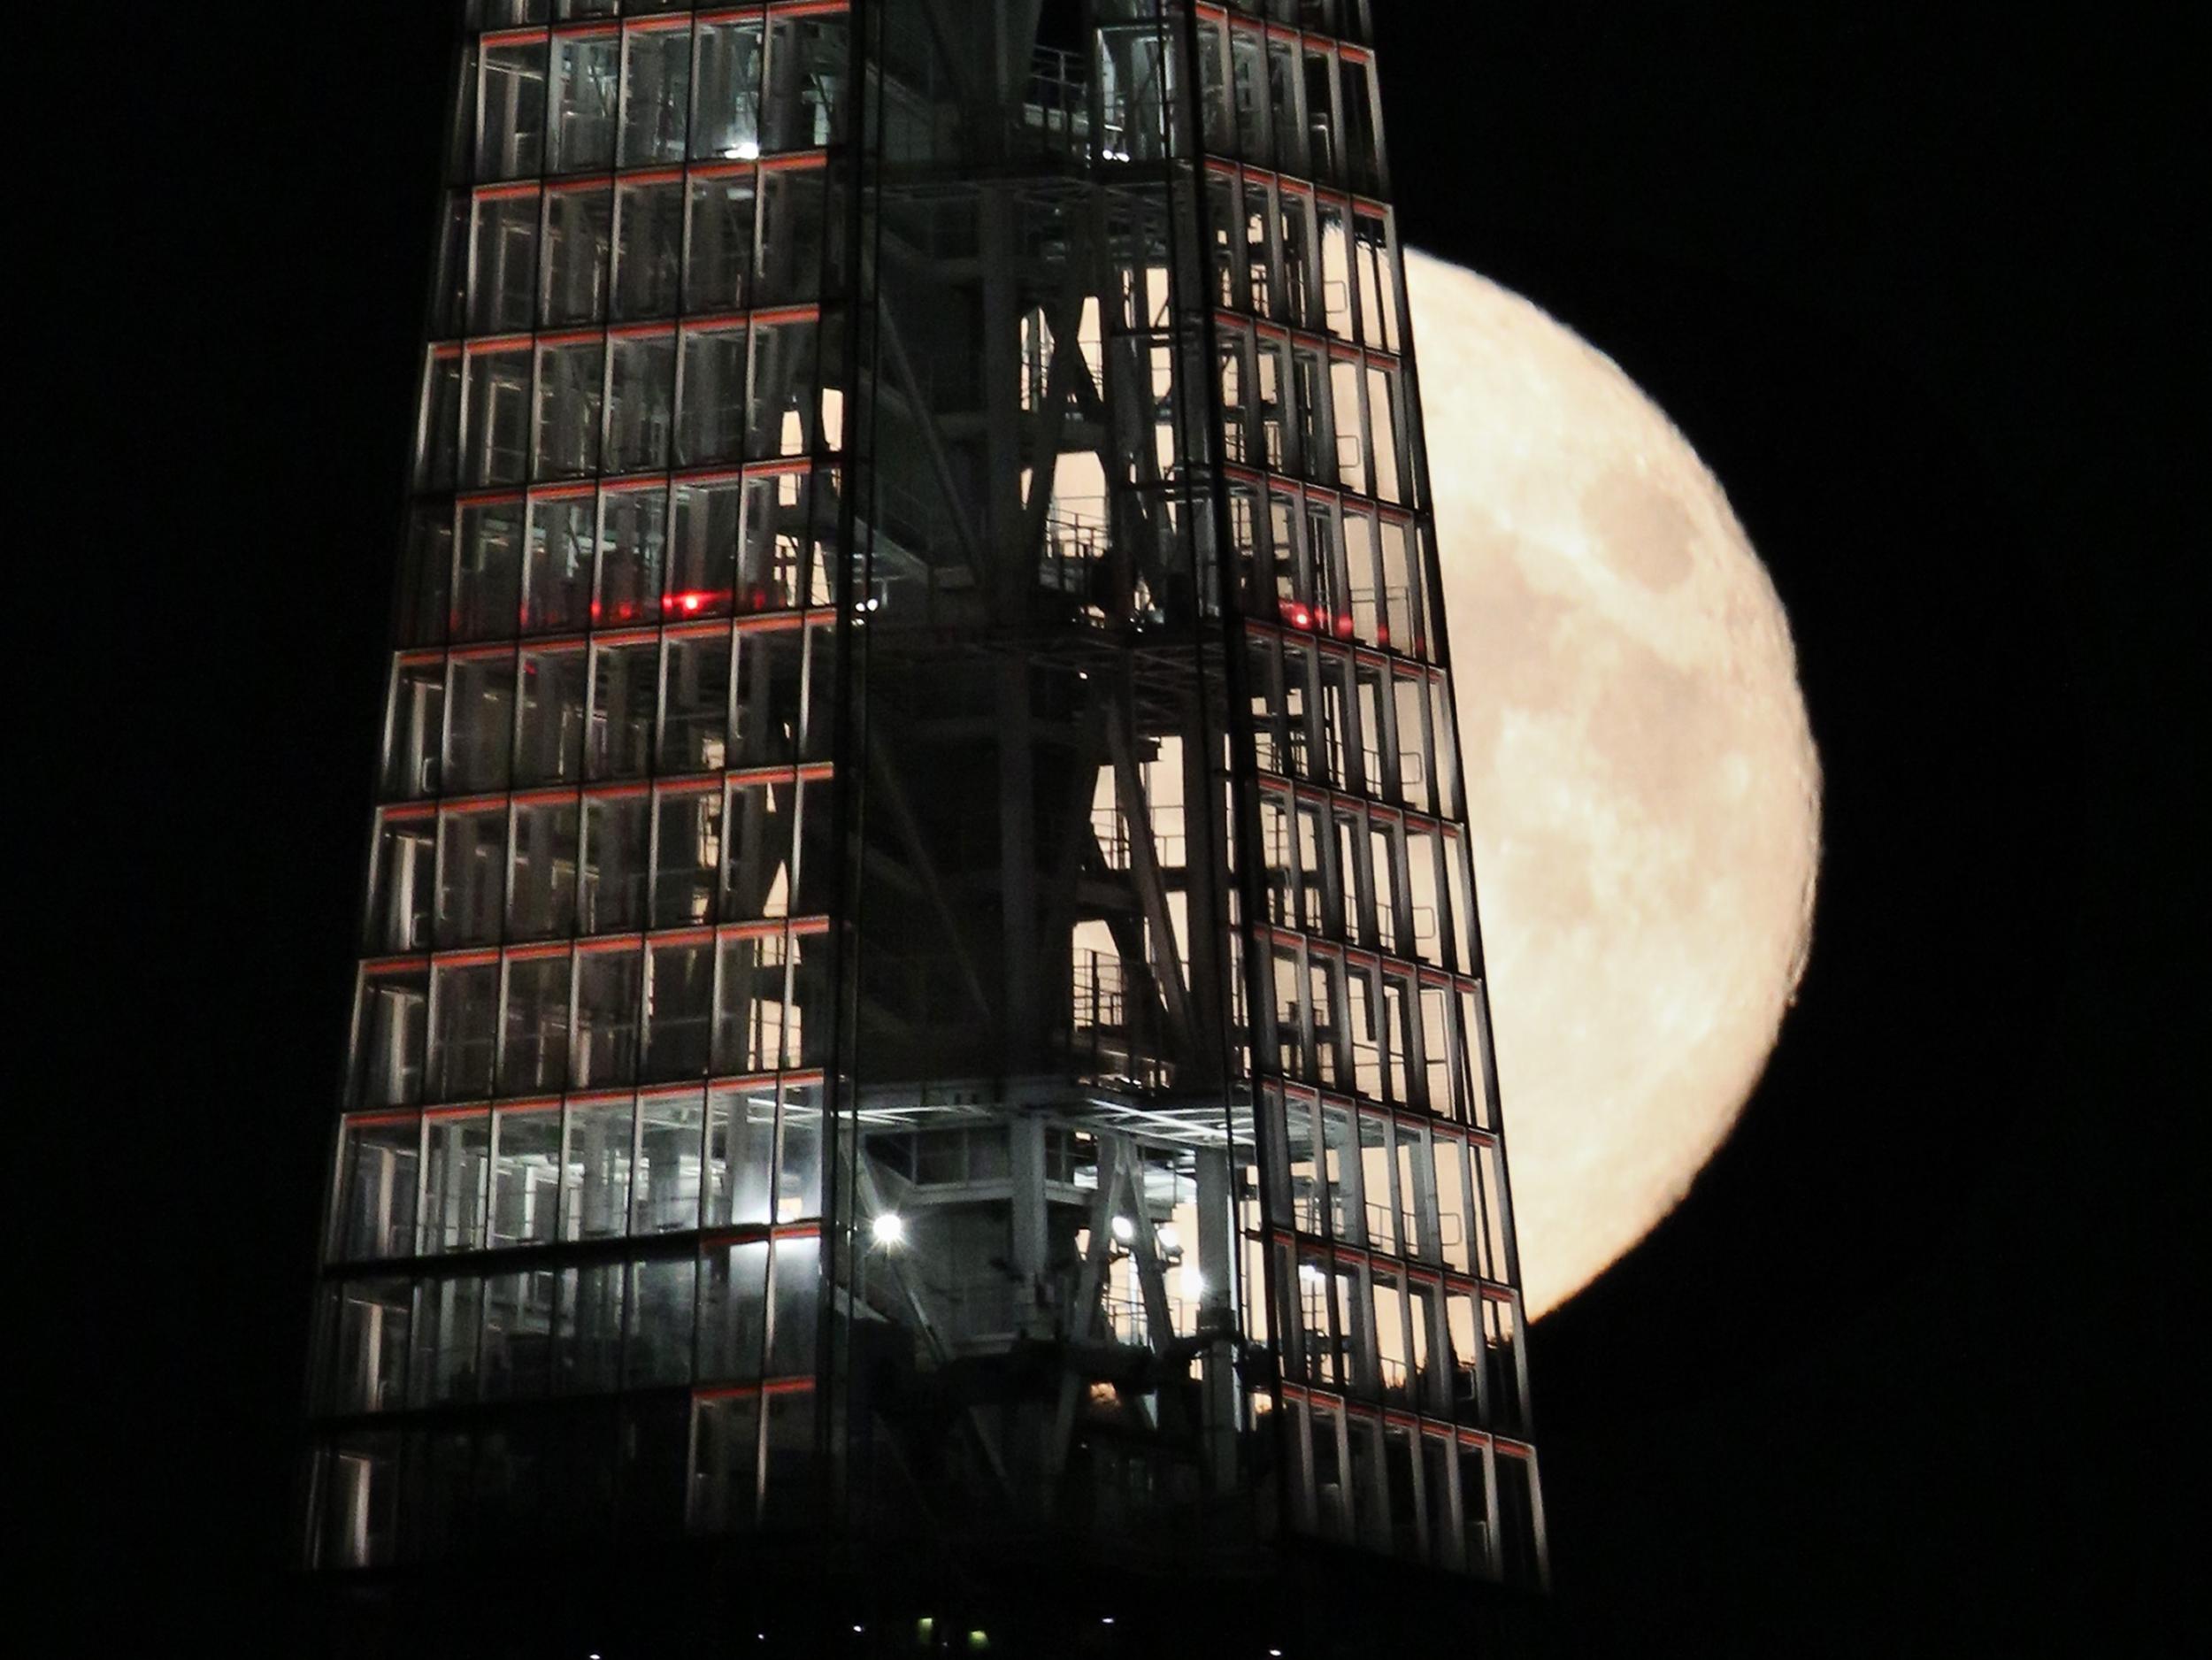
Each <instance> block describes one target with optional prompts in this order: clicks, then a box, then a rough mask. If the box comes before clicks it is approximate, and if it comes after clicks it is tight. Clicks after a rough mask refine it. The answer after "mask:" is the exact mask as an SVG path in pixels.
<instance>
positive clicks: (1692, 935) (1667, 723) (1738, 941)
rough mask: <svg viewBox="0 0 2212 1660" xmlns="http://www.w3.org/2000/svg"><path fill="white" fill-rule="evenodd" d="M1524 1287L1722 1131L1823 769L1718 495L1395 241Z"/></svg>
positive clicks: (1519, 313)
mask: <svg viewBox="0 0 2212 1660" xmlns="http://www.w3.org/2000/svg"><path fill="white" fill-rule="evenodd" d="M1406 281H1407V286H1408V288H1409V297H1410V300H1411V304H1412V311H1413V322H1414V332H1415V340H1416V344H1417V349H1418V351H1419V354H1420V356H1419V362H1420V366H1421V401H1422V405H1423V413H1424V416H1425V425H1426V427H1427V434H1428V452H1429V465H1430V470H1431V472H1432V474H1433V477H1432V493H1433V496H1434V498H1435V510H1436V523H1437V542H1438V548H1439V554H1440V560H1441V563H1442V566H1443V580H1444V600H1445V615H1446V622H1447V626H1448V630H1449V637H1450V642H1451V653H1452V661H1453V665H1454V685H1453V690H1454V695H1455V700H1456V703H1457V708H1458V714H1459V741H1460V747H1461V750H1462V752H1463V758H1464V765H1465V769H1466V780H1467V814H1468V818H1469V820H1470V822H1471V834H1472V837H1473V842H1472V846H1473V850H1474V858H1475V872H1476V883H1477V887H1478V890H1479V899H1480V911H1481V922H1482V932H1483V941H1484V947H1485V953H1486V960H1487V964H1488V972H1489V976H1490V999H1491V1009H1492V1018H1493V1025H1494V1031H1495V1035H1496V1045H1497V1064H1498V1072H1499V1087H1500V1090H1501V1093H1502V1097H1503V1103H1504V1113H1505V1126H1506V1144H1507V1148H1508V1149H1509V1153H1508V1156H1509V1162H1510V1165H1511V1174H1512V1182H1513V1202H1514V1203H1513V1209H1514V1218H1515V1222H1516V1225H1517V1230H1518V1233H1519V1240H1520V1257H1521V1272H1522V1275H1523V1280H1524V1286H1523V1290H1524V1295H1525V1298H1526V1302H1527V1308H1528V1312H1529V1314H1530V1316H1531V1317H1532V1318H1533V1317H1535V1316H1538V1315H1540V1314H1543V1313H1545V1312H1546V1311H1548V1310H1551V1309H1553V1308H1555V1307H1557V1306H1558V1305H1559V1304H1560V1303H1563V1302H1565V1301H1566V1300H1567V1299H1568V1298H1569V1297H1571V1296H1572V1295H1574V1294H1575V1293H1576V1292H1577V1291H1578V1290H1580V1289H1581V1288H1582V1287H1584V1286H1585V1285H1587V1284H1588V1283H1589V1282H1590V1281H1591V1280H1594V1279H1595V1278H1596V1277H1597V1275H1598V1274H1600V1273H1601V1272H1603V1271H1604V1270H1605V1268H1606V1267H1607V1266H1608V1265H1609V1264H1611V1263H1612V1262H1613V1261H1614V1260H1615V1259H1617V1257H1620V1256H1621V1255H1622V1254H1623V1253H1624V1252H1626V1251H1627V1250H1629V1249H1631V1248H1632V1247H1633V1246H1634V1245H1635V1244H1636V1243H1637V1241H1640V1239H1642V1238H1643V1237H1644V1235H1645V1234H1646V1233H1649V1232H1650V1231H1651V1229H1652V1227H1653V1226H1655V1225H1656V1224H1657V1223H1658V1221H1659V1220H1660V1219H1661V1218H1663V1217H1664V1216H1665V1215H1666V1214H1667V1212H1668V1211H1670V1210H1672V1209H1673V1208H1674V1207H1675V1205H1676V1204H1678V1203H1679V1202H1680V1201H1681V1199H1682V1198H1683V1196H1684V1195H1686V1193H1687V1192H1688V1191H1689V1187H1690V1183H1691V1181H1692V1180H1693V1179H1694V1177H1695V1176H1696V1174H1697V1172H1698V1171H1699V1170H1700V1169H1701V1167H1702V1166H1703V1165H1704V1164H1705V1162H1706V1161H1707V1159H1709V1157H1711V1156H1712V1154H1713V1153H1714V1151H1715V1150H1716V1149H1717V1148H1718V1147H1719V1146H1720V1144H1721V1142H1722V1141H1724V1140H1725V1139H1726V1138H1727V1135H1728V1134H1729V1132H1730V1130H1731V1129H1732V1128H1733V1127H1734V1125H1735V1123H1736V1119H1737V1118H1738V1116H1739V1115H1740V1113H1741V1111H1742V1110H1743V1106H1744V1103H1745V1102H1746V1101H1747V1099H1748V1098H1749V1096H1750V1094H1751V1091H1752V1089H1753V1087H1755V1085H1756V1084H1757V1082H1758V1080H1759V1075H1760V1072H1762V1071H1763V1068H1764V1067H1765V1064H1766V1060H1767V1057H1768V1056H1769V1055H1770V1053H1771V1052H1772V1050H1773V1048H1774V1044H1775V1041H1776V1039H1777V1037H1778V1034H1779V1031H1780V1027H1781V1022H1782V1018H1783V1015H1784V1012H1785V1011H1786V1009H1787V1007H1788V1006H1789V1004H1790V1003H1791V1001H1792V999H1793V995H1794V993H1795V990H1796V987H1797V983H1798V980H1799V977H1800V976H1801V973H1802V972H1803V970H1804V966H1805V959H1806V953H1807V951H1808V949H1809V945H1810V941H1811V934H1812V914H1813V887H1814V882H1815V879H1816V874H1817V871H1818V866H1819V860H1820V762H1819V757H1818V756H1817V755H1816V752H1815V750H1814V749H1813V742H1812V734H1811V732H1810V729H1809V726H1808V725H1807V723H1806V719H1805V704H1804V699H1803V696H1802V695H1801V693H1800V691H1799V689H1798V684H1797V662H1796V654H1795V652H1794V651H1793V649H1792V646H1791V643H1790V630H1789V621H1788V619H1787V618H1786V616H1785V615H1784V614H1783V611H1782V604H1781V601H1780V600H1779V599H1778V597H1777V596H1776V595H1775V592H1774V588H1773V585H1772V584H1771V583H1770V581H1769V580H1768V579H1767V574H1766V571H1765V568H1764V567H1763V565H1761V564H1760V563H1759V559H1758V556H1757V555H1756V554H1755V553H1754V552H1753V550H1752V548H1751V544H1750V542H1748V541H1747V539H1746V537H1745V535H1744V533H1743V529H1742V527H1741V526H1740V525H1738V524H1737V522H1736V519H1735V515H1734V514H1733V513H1732V512H1731V511H1730V510H1729V506H1728V501H1727V498H1726V496H1724V495H1723V494H1722V492H1721V488H1720V486H1719V485H1718V484H1717V482H1716V481H1715V480H1714V479H1713V476H1712V474H1711V473H1709V472H1707V471H1706V469H1705V467H1704V465H1703V464H1702V463H1701V462H1700V461H1699V460H1698V458H1697V456H1696V454H1695V453H1694V451H1693V450H1691V448H1690V446H1689V443H1688V442H1687V441H1686V440H1685V439H1684V438H1683V436H1682V434H1680V433H1678V432H1677V431H1676V430H1675V428H1674V427H1673V426H1672V424H1671V423H1670V422H1669V421H1668V419H1667V418H1666V416H1665V415H1664V414H1663V413H1662V412H1661V411H1660V410H1659V409H1658V408H1657V407H1656V406H1655V404H1654V403H1652V402H1651V401H1650V400H1649V399H1648V398H1647V397H1646V396H1644V395H1643V394H1642V393H1641V392H1640V391H1639V390H1638V389H1637V388H1636V386H1635V385H1634V383H1633V382H1632V381H1631V380H1629V379H1628V377H1627V376H1626V375H1625V374H1624V373H1622V372H1621V371H1620V369H1619V368H1618V367H1617V365H1615V364H1614V363H1613V362H1612V360H1611V359H1610V358H1609V357H1605V356H1604V355H1603V354H1601V353H1600V352H1599V351H1597V350H1595V349H1594V348H1593V347H1591V346H1590V345H1588V344H1587V343H1586V342H1584V341H1583V340H1581V339H1580V338H1579V337H1578V336H1577V335H1576V334H1573V333H1571V331H1570V330H1568V329H1567V328H1565V327H1562V326H1561V325H1560V324H1559V323H1557V322H1555V321H1554V320H1553V319H1551V318H1549V317H1548V316H1546V315H1545V314H1544V313H1543V312H1542V311H1539V310H1538V309H1537V308H1536V307H1535V306H1533V305H1532V304H1529V303H1528V302H1527V301H1525V300H1524V299H1521V298H1520V297H1519V296H1516V295H1513V294H1510V293H1509V292H1507V291H1506V290H1505V289H1503V288H1499V287H1498V286H1497V285H1496V284H1494V283H1493V282H1490V281H1486V279H1484V278H1482V277H1480V276H1478V275H1476V274H1475V273H1473V272H1471V271H1468V270H1465V269H1463V267H1461V266H1458V265H1449V264H1447V263H1445V262H1444V261H1441V260H1439V259H1434V258H1432V257H1427V256H1425V255H1422V254H1418V253H1409V255H1408V256H1407V259H1406Z"/></svg>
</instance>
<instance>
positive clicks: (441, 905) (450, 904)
mask: <svg viewBox="0 0 2212 1660" xmlns="http://www.w3.org/2000/svg"><path fill="white" fill-rule="evenodd" d="M506 867H507V808H506V804H505V803H503V802H502V803H493V804H491V805H488V806H481V807H469V808H462V809H455V808H448V809H447V810H446V811H443V812H442V813H440V814H439V815H438V918H437V936H438V943H439V944H440V945H444V946H453V945H483V944H489V943H490V942H491V941H495V940H496V939H497V938H498V937H499V918H500V912H501V911H502V909H503V901H504V899H505V897H506V895H505V893H504V891H503V889H504V888H505V885H506V874H507V868H506Z"/></svg>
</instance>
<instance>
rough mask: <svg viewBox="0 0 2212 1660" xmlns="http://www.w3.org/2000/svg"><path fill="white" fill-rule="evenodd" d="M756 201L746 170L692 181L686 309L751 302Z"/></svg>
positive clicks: (732, 308) (719, 308)
mask: <svg viewBox="0 0 2212 1660" xmlns="http://www.w3.org/2000/svg"><path fill="white" fill-rule="evenodd" d="M701 27H702V28H705V27H708V26H706V25H702V26H701ZM753 27H755V28H757V27H759V26H758V25H757V24H756V25H754V26H753ZM755 201H756V193H755V181H754V175H753V172H752V170H751V169H750V168H747V169H746V170H744V171H743V172H741V173H713V174H710V175H709V176H708V177H706V178H703V179H697V178H695V179H694V180H693V181H691V242H690V256H689V257H690V261H691V263H690V268H689V271H688V273H687V276H686V278H685V284H684V299H685V304H686V305H687V307H688V308H689V309H690V310H692V311H738V310H741V309H742V308H743V307H745V306H746V305H748V304H751V301H750V298H749V296H750V294H751V291H752V272H753V231H754V224H753V219H754V206H755Z"/></svg>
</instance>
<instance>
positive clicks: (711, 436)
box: [676, 326, 746, 495]
mask: <svg viewBox="0 0 2212 1660" xmlns="http://www.w3.org/2000/svg"><path fill="white" fill-rule="evenodd" d="M745 339H746V331H745V329H744V327H742V326H734V327H721V328H691V329H687V330H685V331H684V406H683V410H682V411H681V415H680V420H679V423H678V428H677V438H676V447H677V455H678V457H679V458H680V460H682V461H684V462H685V463H687V464H690V465H697V464H698V463H701V462H705V461H727V460H731V459H733V458H735V457H737V456H738V455H739V454H740V453H741V450H743V447H744V442H745ZM732 493H733V495H734V488H733V492H732Z"/></svg>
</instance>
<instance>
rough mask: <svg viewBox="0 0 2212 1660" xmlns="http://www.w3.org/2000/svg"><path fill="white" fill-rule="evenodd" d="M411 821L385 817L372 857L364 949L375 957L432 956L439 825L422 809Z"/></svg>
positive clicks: (411, 814)
mask: <svg viewBox="0 0 2212 1660" xmlns="http://www.w3.org/2000/svg"><path fill="white" fill-rule="evenodd" d="M399 811H401V812H404V813H406V814H407V816H405V817H395V816H393V815H392V814H388V813H387V814H380V815H378V818H377V826H376V848H375V851H374V853H373V855H372V860H373V863H372V865H371V870H372V875H371V886H370V892H369V914H368V926H367V927H366V929H365V933H364V935H363V941H362V943H363V944H364V946H365V948H366V949H369V950H372V951H379V952H386V951H391V952H396V951H419V950H426V949H429V945H430V911H431V906H432V904H433V903H434V895H435V891H436V890H435V886H434V880H435V877H436V874H437V847H436V841H435V834H436V825H435V821H434V820H433V819H432V818H429V817H428V816H427V815H426V814H425V813H424V812H423V811H422V810H421V809H419V808H418V809H415V810H413V811H411V812H409V811H408V810H405V809H401V810H399Z"/></svg>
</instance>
